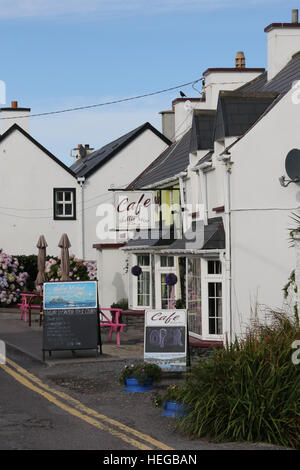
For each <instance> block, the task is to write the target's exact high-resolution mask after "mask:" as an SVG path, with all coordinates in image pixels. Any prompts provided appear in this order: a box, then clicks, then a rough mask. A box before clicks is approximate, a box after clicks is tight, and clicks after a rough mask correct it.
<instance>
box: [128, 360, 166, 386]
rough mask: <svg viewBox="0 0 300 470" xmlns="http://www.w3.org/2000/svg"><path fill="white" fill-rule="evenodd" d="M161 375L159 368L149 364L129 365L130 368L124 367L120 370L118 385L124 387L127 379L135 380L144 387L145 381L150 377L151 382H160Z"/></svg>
mask: <svg viewBox="0 0 300 470" xmlns="http://www.w3.org/2000/svg"><path fill="white" fill-rule="evenodd" d="M161 374H162V370H161V368H160V367H159V366H158V365H156V364H151V363H150V362H142V363H140V364H131V365H130V366H125V367H124V369H123V370H122V372H121V374H120V377H119V383H120V384H121V385H125V384H126V381H125V379H126V378H127V379H128V378H135V379H137V381H138V382H139V384H140V385H144V384H145V382H146V380H147V379H148V378H149V377H151V378H152V380H153V382H157V381H159V380H160V378H161Z"/></svg>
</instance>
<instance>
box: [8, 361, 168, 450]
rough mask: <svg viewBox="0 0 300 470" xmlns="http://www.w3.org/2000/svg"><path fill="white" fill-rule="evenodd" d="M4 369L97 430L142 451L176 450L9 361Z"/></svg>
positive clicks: (21, 382) (26, 385) (23, 383)
mask: <svg viewBox="0 0 300 470" xmlns="http://www.w3.org/2000/svg"><path fill="white" fill-rule="evenodd" d="M0 367H1V368H2V369H3V370H4V371H5V372H7V373H8V374H9V375H11V376H12V377H13V378H14V379H15V380H16V381H17V382H19V383H20V384H22V385H24V386H25V387H27V388H28V389H30V390H32V391H33V392H36V393H38V394H39V395H41V396H42V397H44V398H45V399H46V400H48V401H49V402H51V403H52V404H53V405H55V406H57V407H58V408H61V409H62V410H64V411H65V412H66V413H69V414H70V415H73V416H75V417H76V418H79V419H81V420H82V421H85V422H86V423H88V424H90V425H92V426H94V427H95V428H98V429H101V430H102V431H105V432H107V433H109V434H111V435H112V436H114V437H116V438H118V439H121V440H122V441H124V442H126V443H127V444H129V445H130V446H131V447H134V448H137V449H139V450H156V449H159V450H174V449H172V447H169V446H167V445H166V444H163V443H162V442H160V441H158V440H156V439H154V438H152V437H151V436H148V435H147V434H143V433H141V432H139V431H137V430H136V429H134V428H130V427H129V426H126V425H125V424H122V423H120V422H119V421H117V420H115V419H112V418H109V417H108V416H105V415H103V414H102V413H98V411H96V410H93V409H92V408H88V407H86V406H85V405H83V404H82V403H81V402H80V401H78V400H76V399H75V398H73V397H71V396H70V395H68V394H66V393H64V392H61V391H59V390H56V389H55V388H52V387H49V385H47V384H45V383H43V382H42V381H41V380H40V379H39V378H38V377H36V376H35V375H33V374H31V373H30V372H28V371H27V370H26V369H24V368H23V367H21V366H19V365H18V364H16V363H15V362H13V361H12V360H10V359H8V358H6V364H5V365H3V364H2V365H1V364H0ZM57 397H58V398H59V399H58V398H57Z"/></svg>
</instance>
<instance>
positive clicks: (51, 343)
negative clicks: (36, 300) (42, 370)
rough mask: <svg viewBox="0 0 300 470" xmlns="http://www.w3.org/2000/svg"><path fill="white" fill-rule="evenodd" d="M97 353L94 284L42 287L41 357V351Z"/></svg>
mask: <svg viewBox="0 0 300 470" xmlns="http://www.w3.org/2000/svg"><path fill="white" fill-rule="evenodd" d="M99 345H100V350H101V337H100V325H99V314H98V301H97V283H96V282H94V281H87V282H57V283H54V282H51V283H45V284H44V321H43V357H44V359H45V351H49V353H50V352H51V351H62V350H71V351H76V350H79V349H96V351H97V352H98V346H99Z"/></svg>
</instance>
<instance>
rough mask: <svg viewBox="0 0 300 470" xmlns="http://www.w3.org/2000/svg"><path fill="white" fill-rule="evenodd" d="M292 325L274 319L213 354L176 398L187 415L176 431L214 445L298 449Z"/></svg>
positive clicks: (298, 393) (298, 374)
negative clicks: (209, 440) (228, 443)
mask: <svg viewBox="0 0 300 470" xmlns="http://www.w3.org/2000/svg"><path fill="white" fill-rule="evenodd" d="M299 338H300V329H299V326H298V325H297V323H296V321H291V320H289V319H288V318H287V317H285V316H283V315H279V314H274V318H273V323H272V325H271V326H263V325H256V326H255V327H253V328H252V329H251V331H250V332H249V333H248V335H247V336H246V338H245V339H243V340H240V341H238V340H236V341H235V342H234V343H233V344H232V345H226V348H223V349H219V350H214V353H213V355H212V356H211V357H210V358H209V359H208V360H203V359H202V360H199V362H198V363H197V364H196V365H195V366H194V367H193V368H192V370H191V372H190V373H189V374H187V381H186V384H185V385H184V387H183V388H182V389H181V391H180V393H179V396H180V398H181V401H182V402H183V403H185V404H186V405H187V406H188V408H189V409H190V410H191V411H190V413H189V414H188V415H187V416H186V417H185V418H183V419H182V420H180V422H179V429H180V430H181V431H182V432H184V433H185V434H187V435H188V436H189V437H202V436H207V437H210V438H212V439H214V440H216V441H224V440H231V441H232V440H233V441H242V440H243V441H260V442H268V443H272V444H279V445H283V446H287V447H292V448H297V449H300V370H299V367H300V366H297V365H295V364H293V362H292V360H291V355H292V352H293V350H292V348H291V345H292V343H293V341H294V340H296V339H299Z"/></svg>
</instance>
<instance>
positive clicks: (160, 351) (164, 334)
mask: <svg viewBox="0 0 300 470" xmlns="http://www.w3.org/2000/svg"><path fill="white" fill-rule="evenodd" d="M144 359H145V361H146V362H154V363H155V364H158V365H159V366H160V367H161V368H162V369H165V370H170V371H182V370H185V368H186V365H187V313H186V311H185V310H146V312H145V341H144Z"/></svg>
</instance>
